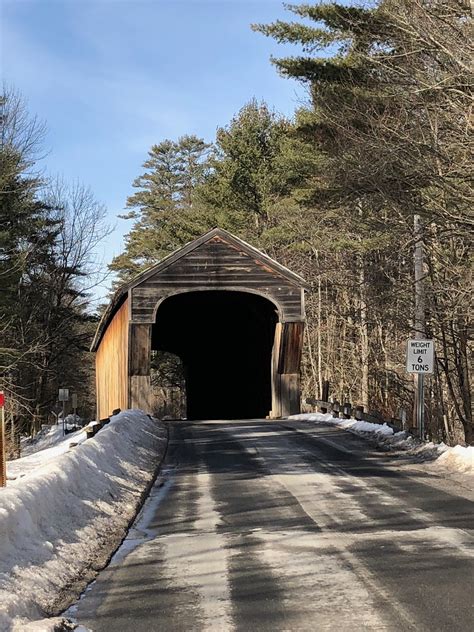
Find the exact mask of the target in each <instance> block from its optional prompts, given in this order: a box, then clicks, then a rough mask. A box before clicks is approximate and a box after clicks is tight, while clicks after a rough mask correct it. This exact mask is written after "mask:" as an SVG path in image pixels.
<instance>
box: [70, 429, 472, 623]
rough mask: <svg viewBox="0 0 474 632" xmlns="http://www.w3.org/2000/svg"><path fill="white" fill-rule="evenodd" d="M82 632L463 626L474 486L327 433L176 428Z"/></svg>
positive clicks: (79, 616) (84, 615)
mask: <svg viewBox="0 0 474 632" xmlns="http://www.w3.org/2000/svg"><path fill="white" fill-rule="evenodd" d="M170 437H171V439H170V445H169V449H168V454H167V458H166V461H165V464H164V467H163V471H162V474H161V476H160V477H159V479H158V481H157V484H156V485H155V487H154V489H153V491H152V494H151V497H150V499H149V501H148V502H147V504H146V505H145V508H144V510H143V511H142V514H141V515H140V517H139V519H138V520H137V522H136V523H135V526H134V528H133V529H132V530H131V532H130V534H129V536H128V538H127V540H126V541H125V542H124V545H123V546H122V548H121V549H120V550H119V552H118V553H117V555H116V556H115V557H114V559H113V561H112V563H111V564H110V565H109V566H108V568H106V569H105V570H104V571H102V573H101V574H100V575H99V577H98V579H97V581H96V582H95V583H93V584H92V585H91V586H90V587H89V589H88V591H87V592H86V594H85V595H84V596H83V598H82V599H81V600H80V602H79V603H78V605H77V606H75V607H73V610H72V612H73V615H74V617H75V619H76V620H77V622H78V623H80V624H83V625H84V626H86V627H88V628H90V629H91V630H93V631H94V632H111V631H114V632H122V631H124V632H126V631H130V632H153V631H161V630H163V631H168V632H173V631H176V632H178V631H182V632H184V631H186V632H190V631H201V630H205V631H207V630H209V631H219V632H221V631H222V632H224V631H227V630H229V631H230V630H232V631H233V630H235V631H239V632H244V631H245V632H248V631H256V632H259V631H261V632H264V631H268V632H280V631H281V632H283V631H292V632H293V631H298V630H308V631H325V630H330V631H335V632H346V631H347V632H354V631H358V630H369V631H377V632H380V631H385V630H387V631H394V632H395V631H397V632H400V631H405V630H416V631H417V632H422V631H430V632H434V631H444V630H445V631H446V632H448V631H449V632H454V631H464V630H465V631H466V632H467V631H469V632H472V630H474V560H473V557H474V549H473V542H474V537H473V536H474V533H473V527H474V520H473V517H474V516H473V503H472V493H471V492H470V490H469V489H467V488H463V487H462V486H460V485H455V486H453V485H452V484H450V483H449V481H446V480H444V479H443V478H441V477H439V476H436V475H434V474H429V473H426V472H424V471H423V469H421V468H418V469H417V468H415V467H413V466H412V465H410V464H409V463H406V462H404V461H401V460H400V459H395V458H394V457H393V456H390V455H388V454H386V453H383V452H380V451H377V450H376V449H375V448H372V447H370V445H369V444H367V442H365V441H363V440H362V439H360V438H359V437H356V436H354V435H353V434H350V433H347V432H344V431H342V430H340V429H338V428H335V427H333V426H329V425H328V426H326V425H320V424H318V425H313V424H311V423H309V422H301V421H283V422H268V421H253V420H250V421H249V420H246V421H238V422H232V421H231V422H229V421H227V422H193V423H191V422H172V423H170Z"/></svg>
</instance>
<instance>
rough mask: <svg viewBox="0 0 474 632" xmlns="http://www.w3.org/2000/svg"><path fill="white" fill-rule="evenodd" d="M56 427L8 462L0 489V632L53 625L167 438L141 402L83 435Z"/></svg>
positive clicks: (129, 511)
mask: <svg viewBox="0 0 474 632" xmlns="http://www.w3.org/2000/svg"><path fill="white" fill-rule="evenodd" d="M58 428H60V427H59V426H55V427H53V428H51V429H49V430H45V431H44V433H43V436H42V438H40V439H39V440H37V441H36V442H35V443H34V446H33V447H31V446H30V448H29V449H28V450H26V449H25V452H27V451H28V452H29V453H28V454H26V456H24V457H22V458H20V459H17V460H16V461H12V462H10V463H8V478H7V486H6V487H5V488H1V489H0V533H1V534H2V537H1V539H0V631H1V632H20V631H21V632H27V631H31V632H33V631H37V632H39V631H40V630H43V631H46V630H53V629H54V626H55V625H57V624H58V622H59V621H60V619H56V620H54V619H45V617H46V616H47V615H57V614H58V613H59V612H60V611H61V610H62V609H63V608H64V607H66V606H67V605H69V604H70V603H71V602H72V601H73V600H74V599H75V598H76V597H77V596H78V594H79V593H80V592H81V590H82V589H83V588H84V587H85V585H86V584H87V582H88V581H90V580H91V579H92V578H93V577H94V576H95V574H96V571H97V569H98V568H100V567H101V566H103V565H105V563H106V562H107V560H108V559H109V558H110V555H111V554H112V553H113V551H114V550H115V548H116V547H117V546H118V544H119V543H120V541H121V540H122V538H123V537H124V535H125V533H126V530H127V528H128V525H129V524H130V522H131V520H132V519H133V518H134V516H135V514H136V511H137V508H138V506H139V504H140V502H141V500H142V498H143V493H144V492H145V491H146V490H147V487H148V485H149V484H150V482H151V481H152V479H153V476H154V474H155V472H156V469H157V467H158V465H159V463H160V461H161V459H162V457H163V454H164V451H165V447H166V442H167V434H166V430H165V428H164V426H163V425H162V424H161V422H158V421H157V420H154V419H152V418H150V417H149V416H148V415H146V414H145V413H144V412H142V411H124V412H122V413H120V414H118V415H116V416H115V417H112V418H111V422H110V423H109V424H108V425H107V426H105V427H104V428H103V429H102V430H100V431H99V432H98V433H97V435H96V436H94V437H93V438H91V439H88V440H87V441H86V440H85V439H86V435H85V432H83V431H78V432H76V433H71V434H68V435H66V436H65V437H63V436H62V428H60V430H58ZM71 443H73V444H76V445H75V446H74V447H70V444H71ZM44 446H46V447H44ZM42 447H44V449H41V448H42ZM63 629H67V627H65V628H63Z"/></svg>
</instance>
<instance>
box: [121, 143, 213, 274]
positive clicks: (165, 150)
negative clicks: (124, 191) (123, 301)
mask: <svg viewBox="0 0 474 632" xmlns="http://www.w3.org/2000/svg"><path fill="white" fill-rule="evenodd" d="M209 149H210V145H209V144H207V143H205V142H204V141H203V140H202V139H200V138H197V137H196V136H183V137H181V138H179V139H178V141H171V140H165V141H162V142H161V143H159V144H158V145H153V146H152V147H151V149H150V151H149V152H148V156H149V157H148V160H146V161H145V163H144V164H143V167H144V168H145V169H146V171H145V172H144V173H143V174H142V175H141V176H139V177H138V178H137V179H136V180H135V181H134V183H133V186H134V187H135V188H136V189H138V191H137V192H136V193H134V194H133V195H132V196H130V197H129V199H128V201H127V207H128V208H130V209H131V211H130V212H129V213H128V214H127V215H125V216H124V218H125V219H133V220H135V223H134V225H133V228H132V230H131V231H130V232H129V233H128V235H127V236H126V239H125V251H124V252H123V253H122V254H121V255H119V256H118V257H115V259H114V260H113V262H112V264H111V265H110V268H111V269H112V270H114V271H116V272H118V273H119V281H124V280H126V279H127V278H130V277H131V276H134V275H135V274H137V272H139V271H140V270H142V269H143V268H146V267H148V266H150V265H152V264H153V263H155V262H157V261H159V260H160V259H161V258H163V257H164V256H165V255H167V254H169V253H170V252H172V251H173V250H175V249H176V248H178V247H179V246H181V245H182V244H184V243H186V242H187V241H189V240H190V239H192V238H193V237H194V236H195V235H196V234H197V233H196V228H195V226H194V222H193V219H192V216H193V212H194V191H195V189H196V187H197V186H198V185H199V183H200V182H202V180H203V179H204V177H205V175H206V172H207V169H208V165H207V156H208V153H209ZM190 218H191V219H190Z"/></svg>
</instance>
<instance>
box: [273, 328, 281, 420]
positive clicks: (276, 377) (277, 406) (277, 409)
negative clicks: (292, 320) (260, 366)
mask: <svg viewBox="0 0 474 632" xmlns="http://www.w3.org/2000/svg"><path fill="white" fill-rule="evenodd" d="M281 333H282V323H277V324H276V325H275V338H274V341H273V351H272V410H271V411H270V418H271V419H277V418H278V417H281V382H280V378H281V376H280V373H279V371H278V365H279V360H280V346H281Z"/></svg>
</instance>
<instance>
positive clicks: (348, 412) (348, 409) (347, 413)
mask: <svg viewBox="0 0 474 632" xmlns="http://www.w3.org/2000/svg"><path fill="white" fill-rule="evenodd" d="M342 415H343V417H344V419H350V418H351V417H352V405H351V403H350V402H344V404H343V405H342Z"/></svg>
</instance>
